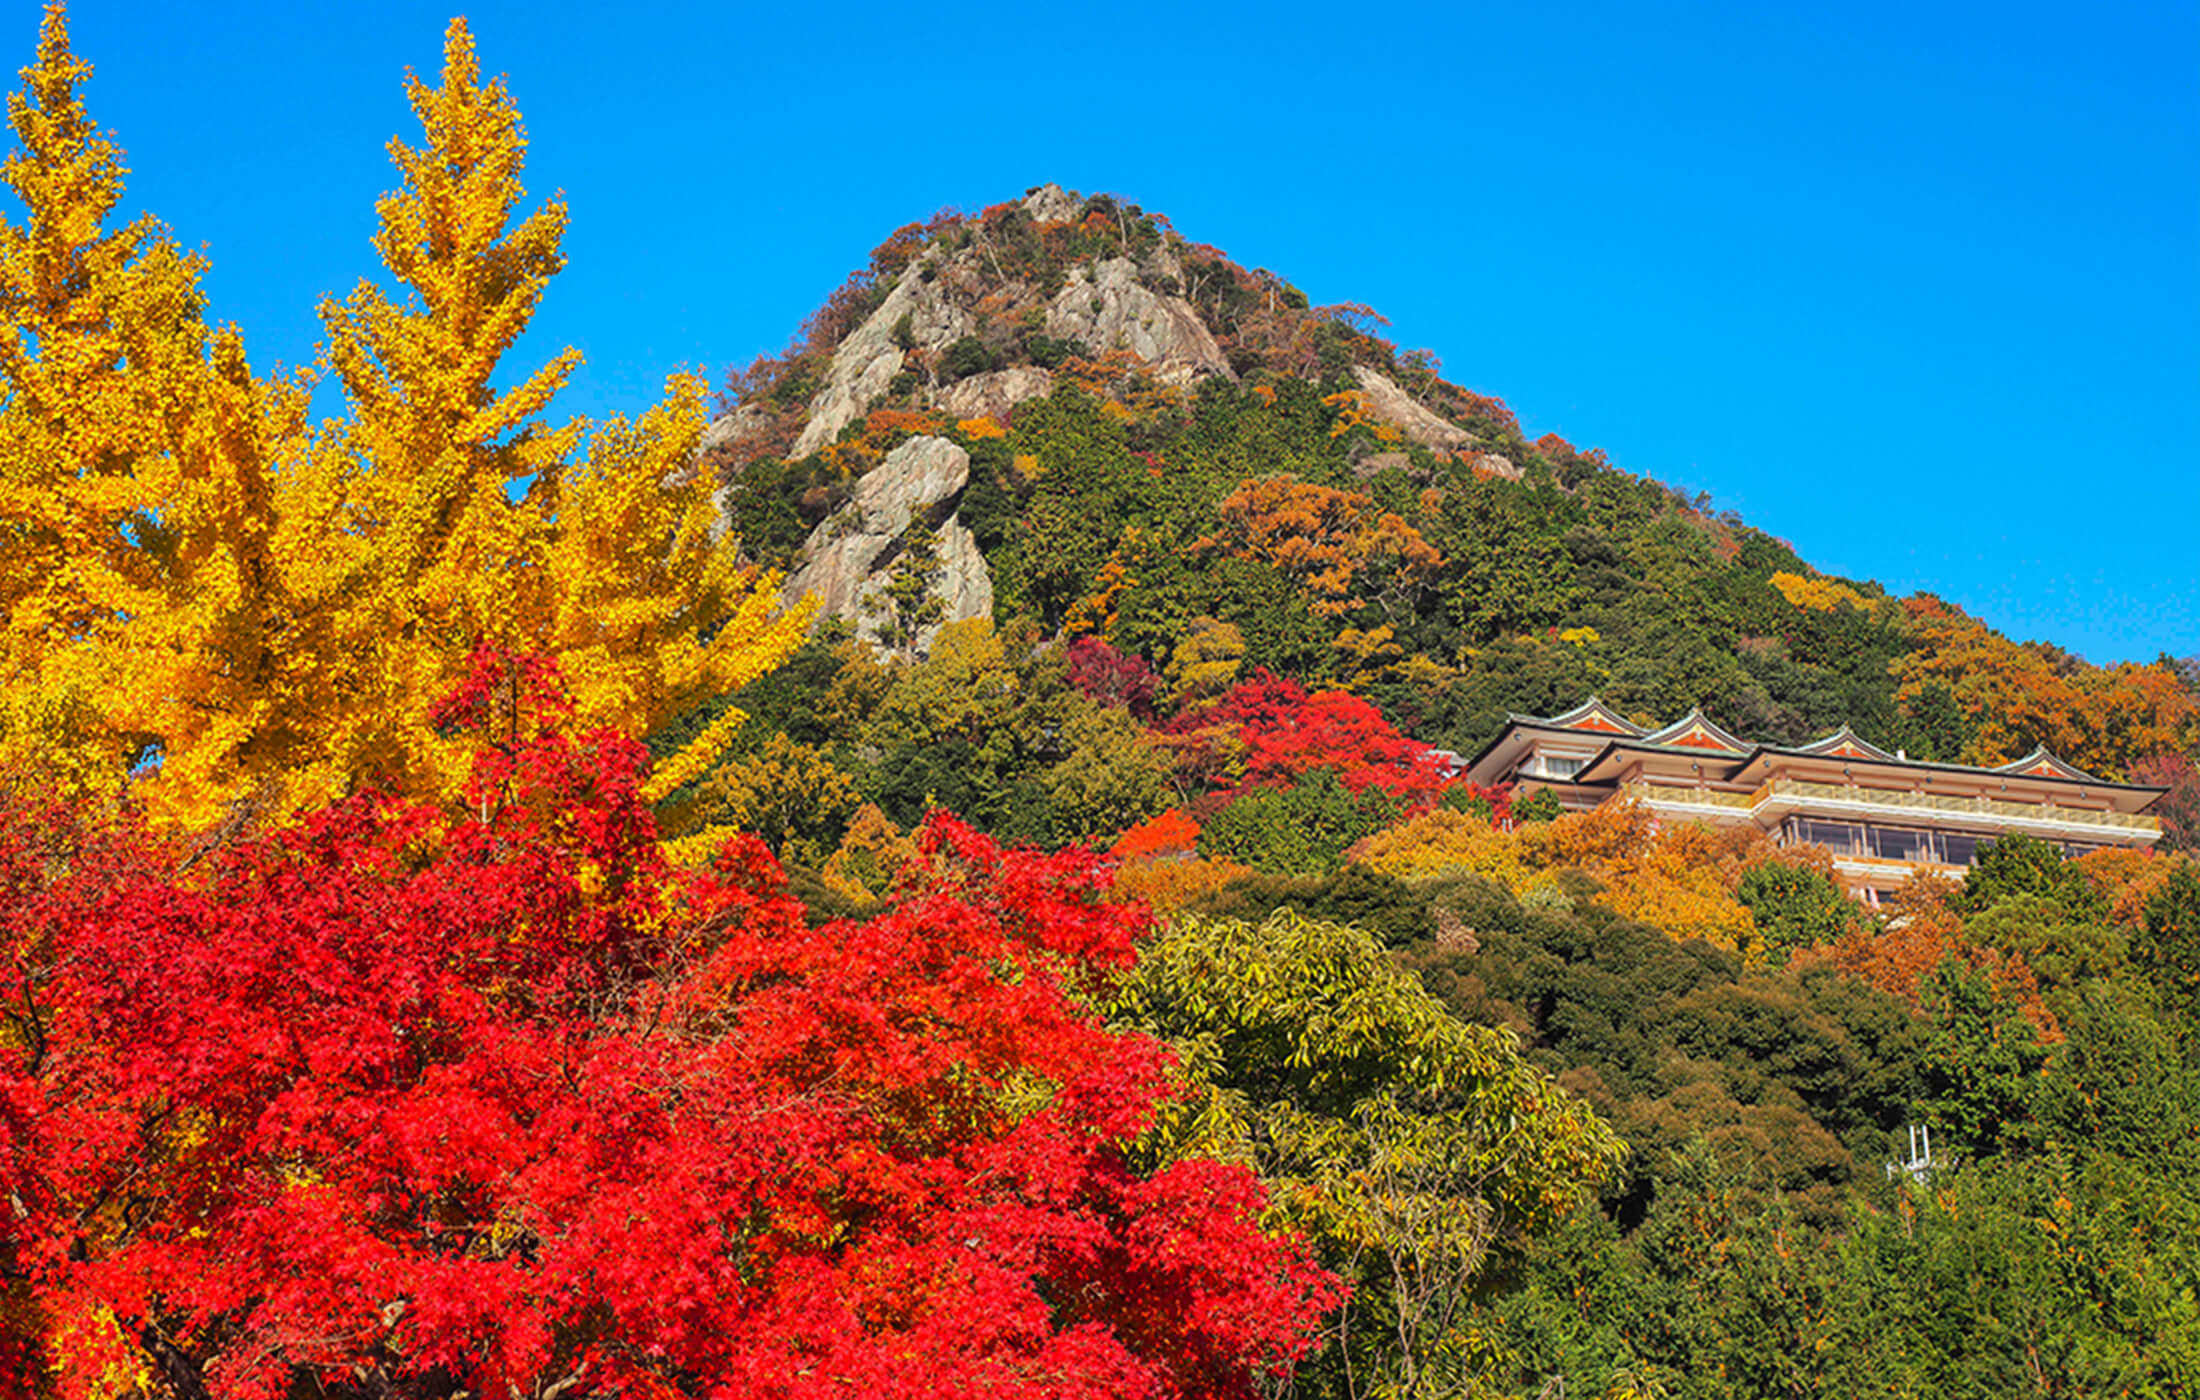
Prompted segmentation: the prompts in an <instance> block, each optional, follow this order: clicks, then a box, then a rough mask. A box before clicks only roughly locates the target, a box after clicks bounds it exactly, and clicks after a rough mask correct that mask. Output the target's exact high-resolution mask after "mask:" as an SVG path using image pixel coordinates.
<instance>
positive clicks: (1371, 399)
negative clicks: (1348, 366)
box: [1352, 365, 1474, 452]
mask: <svg viewBox="0 0 2200 1400" xmlns="http://www.w3.org/2000/svg"><path fill="white" fill-rule="evenodd" d="M1352 373H1353V375H1354V376H1355V377H1356V378H1358V379H1359V381H1360V392H1361V393H1363V394H1366V395H1367V406H1368V408H1369V410H1370V411H1372V412H1373V413H1374V415H1375V416H1376V417H1377V418H1380V419H1382V420H1383V421H1384V422H1385V423H1389V424H1391V425H1393V426H1395V427H1397V428H1399V429H1400V430H1402V431H1403V432H1404V433H1405V435H1406V436H1407V437H1409V438H1412V439H1413V440H1414V441H1415V442H1417V443H1420V444H1421V445H1422V446H1423V447H1433V448H1435V449H1436V450H1437V451H1439V452H1450V451H1453V450H1454V449H1457V448H1461V447H1465V446H1466V445H1467V444H1469V443H1470V442H1472V441H1473V440H1474V439H1473V438H1471V437H1469V436H1468V435H1467V430H1466V429H1464V428H1461V427H1459V426H1458V425H1457V424H1454V423H1450V422H1446V421H1445V420H1444V419H1442V418H1439V417H1437V416H1436V415H1435V414H1433V413H1431V412H1429V411H1428V410H1427V409H1425V408H1423V407H1421V405H1419V404H1418V403H1415V402H1414V401H1413V396H1412V395H1411V394H1408V393H1407V392H1406V391H1405V390H1403V389H1401V388H1399V387H1398V386H1397V385H1396V384H1395V383H1393V382H1392V381H1391V380H1390V379H1389V378H1388V377H1387V376H1385V375H1383V374H1379V373H1377V372H1376V371H1374V370H1371V369H1369V368H1368V367H1367V366H1366V365H1354V366H1353V367H1352Z"/></svg>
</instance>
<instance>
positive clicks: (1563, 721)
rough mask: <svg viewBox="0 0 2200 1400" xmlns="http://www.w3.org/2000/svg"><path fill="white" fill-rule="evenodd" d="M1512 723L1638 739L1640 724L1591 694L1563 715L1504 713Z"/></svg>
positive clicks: (1640, 735)
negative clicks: (1621, 735)
mask: <svg viewBox="0 0 2200 1400" xmlns="http://www.w3.org/2000/svg"><path fill="white" fill-rule="evenodd" d="M1505 718H1507V719H1509V720H1511V721H1512V722H1513V723H1514V724H1533V725H1537V726H1540V727H1542V728H1544V729H1580V730H1585V731H1587V732H1588V733H1591V734H1624V735H1626V736H1627V737H1628V738H1630V739H1639V738H1641V737H1642V736H1643V734H1644V733H1645V731H1644V729H1643V727H1642V726H1641V725H1639V724H1636V723H1634V722H1633V721H1631V720H1629V719H1628V718H1627V717H1626V716H1625V715H1623V714H1621V713H1620V712H1619V711H1617V710H1615V709H1613V708H1612V707H1611V706H1610V705H1607V704H1605V703H1604V702H1603V701H1602V700H1599V699H1598V698H1597V697H1596V696H1594V695H1592V696H1590V697H1589V698H1588V699H1587V700H1584V701H1582V702H1581V703H1580V704H1578V705H1576V706H1574V707H1573V708H1572V709H1570V710H1568V711H1567V712H1566V713H1564V714H1562V715H1551V716H1550V717H1548V718H1544V717H1541V716H1537V715H1507V716H1505Z"/></svg>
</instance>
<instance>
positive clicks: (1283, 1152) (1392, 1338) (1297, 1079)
mask: <svg viewBox="0 0 2200 1400" xmlns="http://www.w3.org/2000/svg"><path fill="white" fill-rule="evenodd" d="M1113 1013H1114V1015H1115V1016H1116V1017H1117V1018H1118V1019H1119V1020H1120V1021H1122V1022H1126V1023H1128V1024H1131V1025H1135V1026H1138V1027H1140V1028H1143V1029H1145V1030H1148V1031H1151V1032H1152V1033H1154V1034H1156V1035H1159V1036H1161V1037H1163V1038H1164V1039H1167V1040H1168V1041H1170V1042H1171V1043H1172V1044H1173V1045H1175V1046H1176V1048H1177V1050H1178V1053H1179V1054H1180V1055H1181V1057H1182V1059H1183V1064H1184V1070H1185V1074H1186V1076H1187V1078H1188V1079H1189V1081H1190V1086H1191V1089H1190V1093H1189V1094H1188V1095H1187V1096H1186V1097H1185V1098H1184V1099H1183V1100H1181V1101H1180V1102H1179V1103H1178V1104H1177V1105H1176V1106H1175V1107H1174V1108H1172V1109H1170V1110H1167V1111H1165V1112H1164V1114H1163V1115H1162V1117H1161V1120H1160V1122H1159V1123H1158V1124H1157V1126H1156V1128H1155V1129H1154V1132H1153V1133H1152V1135H1151V1137H1150V1139H1149V1146H1150V1148H1151V1149H1152V1150H1154V1151H1156V1152H1157V1153H1159V1154H1160V1155H1161V1156H1163V1157H1168V1158H1177V1157H1187V1156H1213V1157H1221V1158H1223V1159H1225V1160H1236V1161H1249V1162H1251V1163H1253V1164H1254V1165H1255V1166H1257V1167H1258V1168H1259V1170H1260V1172H1261V1175H1262V1176H1263V1178H1264V1179H1265V1180H1266V1181H1267V1183H1268V1186H1269V1190H1270V1193H1271V1195H1270V1199H1271V1211H1272V1214H1273V1215H1274V1216H1276V1217H1277V1218H1279V1219H1280V1220H1282V1221H1286V1222H1288V1223H1290V1224H1292V1225H1294V1226H1296V1227H1297V1228H1299V1229H1302V1230H1304V1231H1306V1232H1307V1234H1308V1236H1309V1237H1310V1238H1311V1239H1312V1240H1313V1241H1314V1242H1315V1245H1316V1247H1317V1249H1318V1251H1319V1252H1320V1254H1321V1255H1322V1257H1323V1259H1324V1260H1325V1262H1327V1263H1328V1264H1329V1265H1330V1266H1331V1267H1333V1268H1336V1269H1338V1270H1339V1271H1341V1272H1343V1273H1345V1274H1346V1276H1347V1277H1348V1278H1350V1279H1352V1280H1353V1281H1354V1282H1355V1283H1356V1285H1357V1288H1356V1296H1355V1299H1354V1301H1353V1302H1352V1303H1351V1304H1350V1305H1349V1307H1348V1309H1347V1310H1346V1311H1345V1312H1344V1313H1343V1314H1341V1315H1340V1316H1339V1317H1338V1318H1337V1320H1336V1323H1335V1335H1334V1338H1333V1340H1332V1342H1331V1344H1330V1346H1329V1348H1328V1350H1327V1351H1325V1353H1324V1354H1323V1355H1322V1356H1321V1357H1320V1358H1319V1359H1318V1360H1317V1361H1316V1363H1315V1364H1314V1365H1313V1366H1312V1367H1311V1368H1309V1370H1308V1371H1307V1372H1305V1373H1302V1375H1301V1376H1300V1378H1299V1384H1300V1386H1301V1391H1300V1393H1307V1394H1315V1395H1323V1396H1356V1395H1366V1394H1371V1393H1387V1394H1394V1395H1400V1396H1423V1395H1428V1396H1434V1395H1457V1394H1460V1393H1462V1392H1463V1391H1464V1390H1466V1389H1467V1388H1468V1387H1469V1386H1471V1385H1474V1384H1479V1383H1480V1381H1481V1379H1482V1377H1480V1376H1479V1375H1478V1374H1477V1366H1478V1361H1477V1358H1476V1352H1475V1349H1474V1348H1473V1346H1472V1345H1471V1341H1472V1339H1471V1336H1470V1335H1469V1333H1468V1331H1467V1329H1466V1327H1465V1325H1464V1324H1465V1321H1466V1316H1467V1304H1468V1303H1469V1301H1470V1297H1471V1293H1472V1290H1473V1288H1474V1287H1475V1285H1476V1282H1477V1280H1479V1279H1480V1278H1482V1277H1483V1276H1484V1275H1485V1273H1486V1272H1487V1271H1489V1270H1490V1268H1491V1267H1492V1266H1493V1265H1495V1264H1496V1263H1498V1262H1499V1261H1501V1260H1517V1259H1518V1258H1519V1257H1520V1254H1521V1251H1522V1250H1523V1249H1524V1248H1525V1247H1526V1246H1527V1244H1528V1242H1529V1241H1530V1240H1531V1239H1533V1238H1535V1237H1537V1236H1539V1235H1541V1234H1544V1233H1547V1232H1548V1231H1549V1230H1550V1229H1551V1228H1552V1227H1553V1226H1554V1225H1556V1224H1557V1222H1558V1221H1560V1220H1561V1219H1563V1218H1564V1217H1565V1216H1567V1215H1568V1214H1569V1213H1571V1212H1572V1211H1573V1210H1574V1209H1575V1208H1576V1207H1577V1206H1578V1205H1580V1204H1581V1203H1583V1202H1585V1201H1587V1200H1588V1199H1589V1198H1590V1197H1591V1196H1592V1195H1593V1194H1594V1192H1595V1190H1596V1189H1597V1187H1598V1186H1599V1185H1600V1184H1601V1183H1602V1182H1603V1181H1604V1180H1605V1179H1606V1178H1607V1177H1608V1176H1609V1175H1610V1174H1611V1172H1612V1170H1613V1169H1614V1167H1615V1166H1616V1165H1617V1163H1618V1161H1619V1159H1620V1156H1621V1151H1622V1149H1621V1147H1620V1144H1619V1141H1618V1139H1617V1138H1615V1137H1614V1136H1613V1134H1612V1132H1611V1130H1610V1129H1609V1128H1607V1127H1606V1126H1605V1125H1604V1123H1603V1122H1602V1121H1600V1120H1599V1119H1598V1118H1597V1117H1596V1115H1595V1114H1594V1113H1592V1112H1591V1111H1590V1110H1589V1108H1588V1106H1587V1105H1586V1104H1584V1103H1583V1102H1582V1101H1581V1100H1579V1099H1577V1098H1575V1097H1573V1096H1572V1095H1570V1094H1568V1093H1566V1092H1565V1091H1564V1090H1562V1089H1561V1088H1559V1086H1558V1085H1557V1084H1555V1083H1553V1082H1552V1081H1551V1080H1550V1079H1549V1078H1548V1077H1547V1076H1546V1075H1544V1074H1543V1073H1542V1072H1540V1071H1539V1070H1537V1069H1535V1068H1534V1067H1533V1066H1531V1065H1530V1064H1528V1062H1527V1061H1525V1060H1524V1059H1522V1058H1521V1056H1520V1054H1519V1052H1518V1050H1517V1049H1516V1048H1515V1044H1514V1041H1513V1037H1512V1036H1511V1034H1510V1033H1509V1032H1506V1031H1503V1030H1498V1029H1493V1028H1490V1027H1484V1026H1470V1025H1468V1024H1466V1023H1465V1022H1462V1021H1459V1020H1457V1019H1455V1018H1454V1017H1452V1016H1451V1015H1450V1014H1449V1013H1448V1012H1446V1011H1445V1009H1444V1007H1443V1005H1442V1004H1441V1003H1439V1002H1438V1001H1437V1000H1436V999H1435V998H1434V997H1432V996H1430V995H1429V994H1428V993H1427V992H1426V991H1424V990H1423V989H1422V988H1421V987H1420V985H1419V984H1418V983H1417V982H1416V981H1415V980H1414V979H1412V978H1411V977H1409V976H1407V975H1405V974H1403V973H1401V972H1400V971H1399V970H1398V969H1397V968H1396V967H1394V966H1393V965H1392V963H1391V961H1390V959H1389V957H1388V956H1387V955H1386V954H1385V953H1384V952H1383V950H1382V948H1381V946H1380V945H1378V944H1377V943H1376V941H1375V940H1374V939H1373V938H1371V937H1370V936H1368V935H1367V934H1366V933H1363V932H1361V931H1360V930H1358V929H1355V928H1351V927H1348V926H1345V925H1340V924H1329V923H1318V922H1314V921H1310V920H1308V919H1305V918H1303V917H1301V916H1300V915H1298V914H1296V913H1294V912H1291V911H1288V910H1285V911H1280V912H1278V913H1276V914H1275V915H1273V916H1271V917H1270V918H1268V919H1267V920H1266V921H1264V922H1262V923H1259V924H1254V923H1248V922H1245V921H1242V920H1232V919H1206V918H1201V917H1198V916H1192V915H1187V916H1184V917H1182V918H1180V919H1178V920H1177V921H1176V922H1175V923H1174V925H1173V926H1170V927H1168V928H1165V929H1164V930H1162V931H1161V932H1160V933H1159V934H1157V935H1156V936H1155V937H1154V938H1153V939H1151V940H1149V941H1148V943H1147V944H1146V946H1145V947H1144V949H1143V950H1142V951H1141V954H1140V957H1139V961H1138V965H1137V967H1136V968H1135V969H1134V970H1133V971H1132V972H1131V974H1130V975H1129V976H1128V977H1127V978H1126V979H1125V980H1124V982H1123V983H1122V985H1121V986H1120V987H1119V989H1118V991H1117V993H1116V998H1115V1002H1114V1006H1113Z"/></svg>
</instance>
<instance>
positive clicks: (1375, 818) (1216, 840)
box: [1199, 768, 1399, 875]
mask: <svg viewBox="0 0 2200 1400" xmlns="http://www.w3.org/2000/svg"><path fill="white" fill-rule="evenodd" d="M1398 811H1399V804H1398V801H1397V799H1395V798H1393V797H1391V796H1389V795H1388V794H1386V793H1384V792H1383V791H1382V790H1381V789H1380V788H1373V787H1371V788H1369V789H1368V790H1367V791H1365V792H1362V793H1357V794H1355V793H1354V792H1352V791H1351V790H1350V789H1349V788H1347V787H1346V786H1345V785H1344V783H1343V781H1342V780H1341V779H1339V778H1338V777H1337V773H1336V770H1335V769H1331V768H1317V769H1315V770H1314V771H1313V772H1311V773H1309V774H1307V775H1306V776H1305V777H1304V778H1302V779H1300V780H1299V781H1298V782H1297V783H1296V784H1294V785H1293V786H1291V787H1288V788H1255V789H1254V790H1253V791H1251V792H1248V793H1246V794H1245V795H1243V796H1242V797H1239V798H1238V799H1237V800H1236V801H1235V802H1232V803H1231V804H1230V805H1229V806H1227V807H1225V808H1223V809H1222V810H1221V811H1219V812H1217V813H1215V815H1214V816H1213V817H1212V818H1210V819H1209V820H1208V822H1207V825H1206V826H1205V827H1203V828H1201V830H1200V833H1199V849H1200V852H1201V854H1203V855H1211V856H1223V857H1226V858H1228V859H1230V860H1234V861H1237V862H1238V863H1239V864H1241V865H1250V866H1252V867H1253V868H1254V869H1255V870H1261V871H1266V872H1268V873H1269V874H1273V875H1328V874H1331V873H1333V872H1334V871H1336V870H1337V869H1338V867H1340V866H1341V865H1343V864H1344V853H1345V849H1346V848H1347V847H1349V846H1350V845H1352V843H1354V842H1355V841H1358V840H1360V839H1361V838H1362V837H1365V836H1372V835H1374V834H1375V833H1376V832H1378V831H1380V830H1382V829H1383V828H1384V827H1386V826H1388V825H1390V823H1391V822H1393V821H1395V820H1396V819H1397V817H1398Z"/></svg>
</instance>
